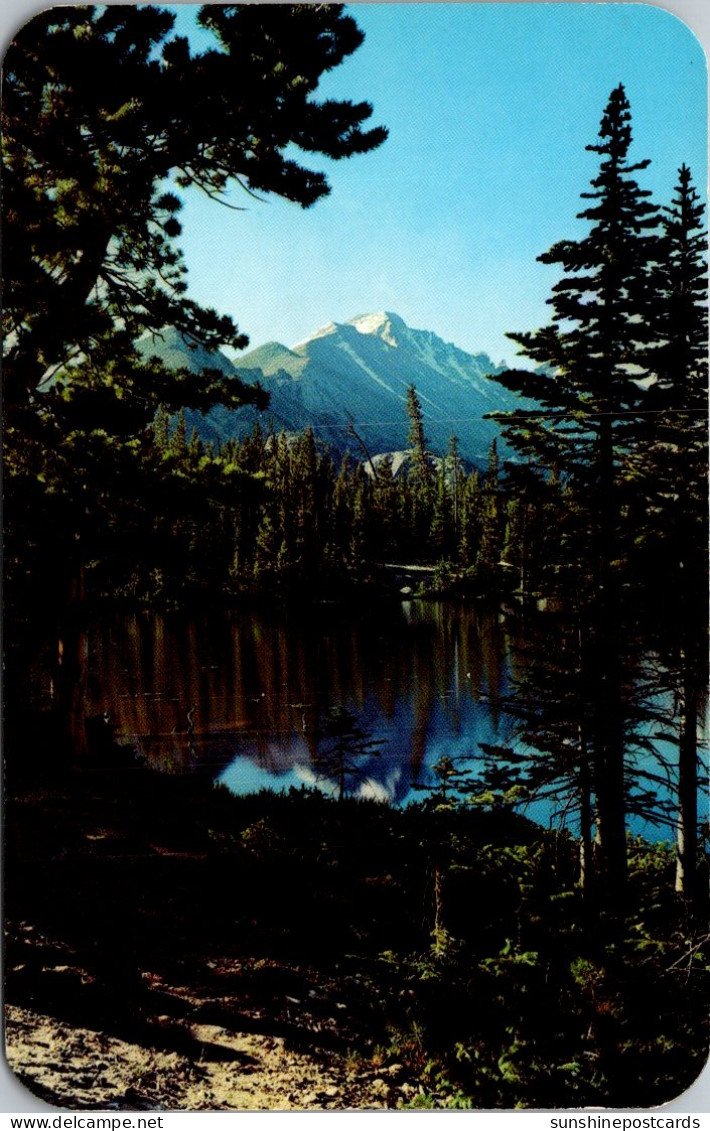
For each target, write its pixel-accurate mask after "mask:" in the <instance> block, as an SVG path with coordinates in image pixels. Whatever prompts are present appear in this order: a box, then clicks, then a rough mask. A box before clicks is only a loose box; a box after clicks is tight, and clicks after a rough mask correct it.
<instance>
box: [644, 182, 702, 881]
mask: <svg viewBox="0 0 710 1131" xmlns="http://www.w3.org/2000/svg"><path fill="white" fill-rule="evenodd" d="M704 211H705V210H704V206H703V204H702V202H701V201H700V199H699V196H698V193H697V191H696V189H695V188H694V186H693V183H692V177H691V174H690V170H689V169H688V168H687V166H685V165H683V166H682V167H681V169H680V170H679V175H678V183H677V185H676V189H675V194H674V198H673V201H672V203H671V205H670V207H668V208H665V209H664V218H663V228H664V239H663V256H662V258H661V262H660V264H659V267H658V270H657V274H656V285H657V287H658V290H659V292H660V294H661V295H662V297H663V303H662V305H661V309H660V312H659V317H658V319H657V322H656V328H657V335H658V342H659V344H658V346H657V348H656V351H655V367H656V372H657V380H656V382H655V384H654V385H653V386H652V387H651V389H650V390H649V395H648V404H649V409H650V410H652V414H651V413H649V420H648V423H647V426H646V427H645V428H644V429H643V431H641V432H640V435H639V443H638V445H637V447H636V449H635V450H634V451H632V452H631V453H630V455H629V458H628V459H627V469H628V473H629V476H630V479H631V481H632V483H633V484H634V486H635V487H636V488H637V493H638V497H637V500H636V512H637V513H636V521H637V524H638V527H639V535H638V536H637V546H638V548H639V550H640V551H641V553H642V555H643V559H642V561H641V563H640V567H641V571H642V573H643V574H644V575H645V581H646V584H647V587H648V588H649V590H650V593H651V600H652V603H653V608H654V609H657V608H658V607H662V608H664V610H665V616H664V618H663V632H662V633H661V640H662V646H663V641H665V646H666V648H667V649H668V662H669V668H670V670H669V682H670V685H671V687H672V688H673V691H674V694H675V697H676V701H677V705H678V708H677V714H678V830H677V849H678V851H677V872H676V888H677V890H678V891H679V892H682V893H683V894H684V895H686V896H687V897H689V898H690V899H693V898H694V896H695V895H696V894H697V890H696V852H697V823H698V796H697V795H698V749H697V730H698V718H699V712H700V703H701V700H702V696H703V693H704V689H705V687H706V686H707V636H708V623H707V591H708V570H707V565H708V563H707V546H708V525H707V515H708V473H707V468H708V444H707V419H706V416H707V387H708V361H707V332H708V313H707V255H706V246H707V245H706V232H705V228H704ZM647 562H652V563H653V567H652V569H650V570H649V568H648V565H647V564H646V563H647ZM655 619H657V618H655Z"/></svg>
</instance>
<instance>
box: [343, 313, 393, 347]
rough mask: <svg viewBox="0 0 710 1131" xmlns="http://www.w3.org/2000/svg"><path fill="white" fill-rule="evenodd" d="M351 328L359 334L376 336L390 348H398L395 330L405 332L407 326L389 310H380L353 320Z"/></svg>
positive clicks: (350, 322)
mask: <svg viewBox="0 0 710 1131" xmlns="http://www.w3.org/2000/svg"><path fill="white" fill-rule="evenodd" d="M348 325H349V326H354V328H355V329H356V330H357V332H358V333H359V334H376V335H377V337H378V338H381V339H382V341H383V342H386V343H387V345H388V346H397V345H398V344H399V343H398V341H397V339H396V337H395V335H394V331H395V329H398V330H404V329H406V325H405V323H404V322H403V320H402V319H401V318H400V317H399V315H398V314H392V313H391V311H389V310H378V311H375V313H373V314H360V315H358V317H357V318H351V319H350V321H349V323H348Z"/></svg>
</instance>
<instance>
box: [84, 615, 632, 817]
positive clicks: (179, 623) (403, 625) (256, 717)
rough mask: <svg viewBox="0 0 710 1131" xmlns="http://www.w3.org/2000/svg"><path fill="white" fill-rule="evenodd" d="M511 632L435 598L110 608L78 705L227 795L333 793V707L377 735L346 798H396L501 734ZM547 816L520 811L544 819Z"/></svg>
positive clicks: (94, 638)
mask: <svg viewBox="0 0 710 1131" xmlns="http://www.w3.org/2000/svg"><path fill="white" fill-rule="evenodd" d="M516 631H517V630H516V627H515V621H514V620H512V619H510V620H509V619H507V618H506V617H505V616H504V615H503V614H502V613H500V612H499V611H497V610H496V611H492V610H490V609H486V608H484V607H481V606H479V604H478V603H474V604H457V603H452V602H443V601H442V602H437V601H403V602H401V603H393V604H386V603H383V604H377V605H375V606H370V607H360V606H355V607H352V608H351V607H343V606H340V605H335V604H333V605H325V604H324V605H317V606H309V607H307V608H304V609H303V610H301V611H296V612H294V611H290V612H286V611H284V610H282V609H276V608H275V609H273V610H261V611H258V612H255V611H253V610H251V609H249V610H246V609H236V610H229V611H223V612H219V613H215V612H210V613H205V614H202V615H185V614H181V613H155V612H139V613H132V614H114V615H112V616H108V617H106V616H105V617H103V618H101V619H100V620H99V621H97V622H96V623H94V624H93V625H91V627H90V632H89V652H88V659H89V663H88V679H87V684H86V713H87V715H89V716H94V717H101V716H104V717H105V718H106V719H107V720H108V722H109V725H110V727H111V728H112V730H113V733H114V734H115V736H116V738H117V739H118V741H119V742H121V743H124V744H127V745H130V746H132V747H134V748H135V750H136V751H137V752H138V753H139V754H140V755H141V756H142V757H143V758H144V759H145V760H146V761H147V762H148V763H149V764H150V765H151V766H153V767H155V768H157V769H160V770H163V771H166V772H173V773H175V772H200V773H203V774H209V775H211V776H212V777H213V779H214V780H215V781H218V782H221V783H224V784H225V785H227V786H228V787H229V788H230V789H231V790H233V791H234V792H236V793H247V792H251V791H253V790H257V789H261V788H268V789H276V790H282V789H288V788H289V787H291V786H296V787H298V786H309V787H315V788H319V789H321V790H323V791H324V792H326V793H330V794H333V795H335V794H336V793H337V789H338V786H337V781H336V777H337V775H336V773H335V772H334V768H333V766H332V765H329V766H326V767H324V766H323V765H322V762H323V759H322V758H321V757H319V754H320V752H322V751H323V749H324V739H323V737H322V733H323V729H324V726H325V725H326V724H327V719H328V713H329V711H332V709H333V708H345V709H346V710H347V711H349V712H351V714H352V715H353V716H354V718H355V719H356V722H357V725H358V727H359V728H360V729H361V731H362V732H363V733H364V735H365V738H366V739H367V740H369V741H370V742H371V743H372V744H376V745H373V746H372V747H371V748H370V749H369V750H368V751H366V752H365V754H364V755H363V756H362V757H361V758H359V759H358V765H357V775H356V776H354V775H353V776H352V777H350V778H349V779H348V792H350V793H353V794H356V795H358V796H362V797H370V798H374V799H377V800H381V801H384V802H388V803H391V804H395V805H402V804H406V803H407V802H408V801H411V800H413V799H416V798H420V797H421V796H422V793H421V792H420V790H421V787H426V786H428V785H430V784H431V783H432V782H433V781H434V780H435V775H434V773H433V771H432V767H433V766H434V765H435V764H436V763H437V762H438V761H439V759H440V758H442V757H443V756H448V757H450V758H452V759H454V760H456V759H470V760H471V765H472V766H475V763H476V761H477V760H478V759H479V758H480V746H479V744H480V743H496V742H497V743H505V742H506V741H508V740H510V739H511V737H512V735H513V724H512V721H511V720H510V718H509V717H508V716H506V714H505V713H504V712H503V711H501V709H500V700H501V697H503V696H505V694H506V693H507V692H508V691H509V690H510V689H511V679H512V677H513V675H514V672H515V665H516V664H517V663H519V662H520V660H519V659H518V658H517V657H518V649H517V645H518V644H519V641H518V640H517V639H516ZM331 745H332V743H331ZM327 746H328V743H327V742H325V748H327ZM556 810H557V806H556V804H555V802H554V801H546V802H544V803H542V802H539V803H536V804H535V805H533V806H529V807H528V808H527V810H526V812H528V814H529V815H530V816H531V817H533V819H535V820H538V821H540V822H541V823H544V824H548V823H550V822H552V821H554V820H556V817H555V813H556ZM634 827H635V828H636V830H637V831H646V826H645V822H638V821H636V822H634Z"/></svg>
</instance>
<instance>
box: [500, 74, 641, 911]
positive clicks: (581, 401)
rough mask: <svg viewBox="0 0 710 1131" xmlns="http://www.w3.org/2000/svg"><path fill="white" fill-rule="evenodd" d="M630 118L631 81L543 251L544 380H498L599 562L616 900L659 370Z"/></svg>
mask: <svg viewBox="0 0 710 1131" xmlns="http://www.w3.org/2000/svg"><path fill="white" fill-rule="evenodd" d="M631 141H632V133H631V114H630V107H629V103H628V100H627V98H626V93H625V91H624V88H623V86H618V87H617V88H616V89H615V90H614V91H612V94H611V96H610V98H609V102H608V104H607V107H606V109H605V112H604V115H603V118H602V122H601V127H600V132H599V141H598V143H596V144H593V145H589V146H587V149H588V150H590V151H591V152H593V153H596V154H598V156H599V159H600V163H599V172H598V174H597V176H596V177H595V178H594V179H593V180H592V191H590V192H587V193H583V194H582V195H583V199H585V200H588V201H590V202H591V203H590V204H589V205H588V206H587V207H586V208H585V209H584V210H583V211H582V212H581V214H580V217H579V218H580V219H583V220H586V221H588V223H589V225H590V227H589V230H588V233H587V235H586V236H583V237H582V238H581V239H579V240H565V241H562V242H560V243H558V244H556V245H555V246H554V247H553V248H552V249H551V250H550V251H549V252H547V253H545V254H544V255H541V256H540V259H541V261H542V262H544V263H550V264H555V265H559V266H561V267H562V269H563V271H564V274H563V276H562V278H561V279H560V280H559V282H557V283H556V284H555V286H554V287H553V292H552V297H551V299H550V300H549V301H550V304H551V306H552V308H553V311H554V315H555V320H554V321H553V322H552V324H551V325H549V326H546V327H543V328H542V329H540V330H538V331H536V332H534V333H523V334H511V335H510V336H511V337H512V338H513V340H514V341H516V342H518V344H519V345H520V346H521V347H522V349H523V352H524V353H526V354H528V355H529V356H530V357H531V358H532V359H533V360H534V361H536V362H537V363H538V366H539V368H538V369H537V371H536V372H534V373H530V372H524V371H521V370H512V371H508V372H506V373H504V374H502V375H501V376H499V377H497V378H496V379H497V380H500V381H501V382H502V383H503V384H504V385H506V386H507V387H508V388H510V389H513V390H514V391H516V392H518V393H520V394H522V395H523V396H526V397H529V398H531V399H532V400H535V401H537V402H538V403H539V404H540V406H541V408H540V410H539V411H537V412H532V411H528V410H525V411H522V410H520V411H517V412H514V413H512V414H510V415H509V416H508V417H507V418H505V420H504V433H505V435H506V438H507V440H508V442H509V443H510V444H511V445H512V446H513V447H514V448H516V449H517V450H518V451H520V452H522V453H524V454H525V455H526V456H528V457H532V458H533V459H535V460H536V461H537V462H538V463H539V464H540V465H541V466H542V467H546V468H552V467H553V466H556V467H558V468H559V471H560V474H561V475H563V476H564V478H565V480H566V482H567V483H568V485H569V486H570V488H571V489H572V490H573V492H574V497H575V504H576V506H575V513H576V514H577V516H578V519H579V521H580V523H583V524H584V526H585V527H586V535H585V536H583V537H582V538H581V539H580V541H581V542H583V541H584V540H585V537H586V541H587V546H588V554H587V555H585V560H584V561H582V560H580V561H579V563H578V578H577V580H576V582H574V581H572V579H570V585H569V587H568V595H569V598H568V599H569V600H570V601H571V602H572V603H577V602H578V601H579V600H580V599H582V600H584V602H585V605H586V610H585V612H584V615H583V629H582V631H583V636H584V643H585V649H586V650H587V651H588V653H589V664H588V669H587V670H588V671H589V672H590V677H591V679H592V680H593V683H594V687H593V690H594V695H595V701H596V704H597V710H596V711H595V712H594V732H593V734H592V735H591V736H590V747H591V756H592V761H593V768H594V793H595V803H596V815H595V819H596V837H597V865H598V868H599V871H600V873H601V875H602V876H603V877H604V886H605V888H606V891H607V892H608V895H609V897H610V898H611V899H614V898H615V897H616V894H617V893H618V892H619V889H620V887H621V885H622V884H623V880H624V877H625V872H626V834H625V808H624V745H623V742H624V727H623V710H624V706H623V702H622V698H621V687H622V684H623V675H622V657H621V637H620V633H621V624H620V577H619V573H618V568H619V567H618V565H617V564H614V563H619V562H621V561H622V560H623V547H622V542H621V525H622V524H621V520H620V505H619V489H620V481H619V464H620V459H621V457H622V455H623V454H624V453H625V452H626V451H627V450H628V449H629V448H630V447H631V446H633V444H634V443H635V442H636V436H637V432H638V425H639V421H640V420H641V419H643V417H642V415H641V414H642V412H643V410H644V408H645V400H644V398H645V393H644V390H643V388H642V384H643V381H642V379H643V378H646V377H649V376H651V375H652V365H653V360H654V358H653V352H654V347H655V346H656V344H657V335H656V329H655V325H656V320H657V308H658V299H657V297H656V298H654V289H653V283H654V277H655V271H656V265H657V263H658V261H659V259H660V245H659V237H658V225H659V217H658V210H657V209H656V208H655V206H654V205H652V204H651V203H650V202H649V200H648V197H649V193H648V192H646V191H645V190H643V189H642V188H641V187H640V186H639V184H638V182H637V180H636V177H635V174H636V173H637V172H640V171H642V170H643V169H645V168H646V167H647V165H648V164H649V162H648V161H640V162H637V163H633V162H631V161H630V160H629V156H628V155H629V149H630V146H631Z"/></svg>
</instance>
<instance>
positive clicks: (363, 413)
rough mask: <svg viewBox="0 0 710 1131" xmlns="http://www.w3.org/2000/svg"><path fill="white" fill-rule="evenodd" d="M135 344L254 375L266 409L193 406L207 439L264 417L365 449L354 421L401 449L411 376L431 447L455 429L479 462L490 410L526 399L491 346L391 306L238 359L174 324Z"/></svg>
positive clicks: (441, 444)
mask: <svg viewBox="0 0 710 1131" xmlns="http://www.w3.org/2000/svg"><path fill="white" fill-rule="evenodd" d="M138 348H139V350H140V351H141V352H142V353H143V354H144V355H145V356H150V355H151V353H157V355H158V356H159V357H161V358H162V359H163V360H164V361H165V362H166V364H169V365H176V364H180V359H181V358H182V364H185V365H187V366H188V367H189V368H193V369H197V370H199V369H200V368H207V367H209V366H211V367H212V368H218V369H219V370H220V372H223V373H225V375H227V376H230V375H234V376H235V377H239V378H240V379H241V380H243V381H245V382H247V383H254V382H256V381H259V382H260V383H261V385H262V386H263V387H264V388H265V389H266V390H267V391H268V392H269V394H270V405H269V408H268V409H266V410H265V412H263V413H259V412H257V411H256V410H254V409H253V408H251V407H248V406H245V407H244V408H242V409H238V410H227V409H224V408H221V407H217V408H214V409H212V411H211V412H210V413H208V414H206V415H202V414H199V413H188V414H187V416H188V426H189V427H196V428H197V431H198V433H199V434H200V435H201V436H202V437H203V438H205V439H212V440H219V441H224V440H227V439H232V438H238V437H241V436H243V435H245V434H246V433H247V432H248V431H250V430H251V428H252V427H253V425H254V423H255V422H256V420H257V419H258V420H259V421H260V422H261V423H262V425H266V424H268V422H269V421H273V422H274V425H275V427H277V428H283V429H285V430H286V431H300V430H301V429H303V428H305V427H306V426H307V425H309V424H310V425H311V427H312V428H313V431H314V433H315V434H316V436H317V437H318V438H319V439H321V440H322V441H323V442H325V443H327V444H328V445H330V446H331V447H333V448H334V449H335V450H336V451H339V452H345V451H349V452H352V453H353V454H355V455H357V457H358V458H360V457H361V456H362V451H361V449H360V446H359V444H358V442H357V441H356V440H355V438H354V437H353V436H352V433H351V429H350V423H351V422H352V423H353V424H354V426H355V428H356V429H357V431H358V433H360V434H361V435H362V436H363V437H364V441H365V443H366V445H367V448H368V450H369V451H370V452H371V454H373V455H374V454H376V453H381V452H389V451H401V450H403V449H405V448H406V446H407V444H406V437H407V431H408V421H407V417H406V412H405V403H406V393H407V388H408V387H409V385H412V384H413V385H414V386H415V387H416V390H417V395H418V397H419V400H420V403H421V406H422V412H423V415H424V426H425V432H426V434H427V437H428V440H429V444H430V447H431V450H432V451H433V452H434V453H435V454H439V455H441V454H443V452H444V451H445V450H446V449H447V447H448V445H449V441H450V438H451V435H452V434H454V433H455V434H456V435H457V436H458V438H459V448H460V451H461V455H462V457H463V458H464V459H467V460H469V461H471V462H474V463H479V464H480V463H482V462H483V461H484V460H485V457H486V453H487V450H488V448H489V446H490V442H491V440H492V439H493V438H494V437H497V436H498V434H499V430H498V426H497V424H496V423H495V421H492V420H488V419H486V418H485V414H486V413H489V412H495V411H507V410H510V409H511V408H513V407H519V406H520V403H521V402H520V401H519V400H518V398H516V397H515V396H514V395H513V394H511V393H509V392H508V391H507V390H506V389H504V388H503V387H502V386H501V385H499V384H497V383H496V382H495V380H493V378H494V377H495V374H496V373H500V372H502V371H503V370H504V369H505V366H497V365H495V364H494V363H493V362H492V360H491V358H490V357H489V356H488V355H487V354H485V353H477V354H470V353H467V352H466V351H465V350H462V349H461V348H460V347H458V346H456V345H454V344H453V343H448V342H445V341H444V340H443V339H442V338H440V337H439V336H438V335H437V334H436V333H435V332H434V331H431V330H419V329H414V328H412V327H410V326H408V325H407V323H406V322H405V321H404V319H403V318H401V316H400V315H398V314H395V313H394V312H392V311H385V310H381V311H375V312H370V313H366V314H360V315H357V316H356V317H354V318H351V319H349V320H348V321H346V322H328V323H326V324H325V325H324V326H321V327H320V328H318V329H317V330H315V331H314V332H313V334H311V335H309V336H308V337H307V338H304V339H303V340H302V341H300V342H298V343H296V344H295V345H294V346H291V347H288V346H285V345H283V344H282V343H281V342H277V341H270V342H265V343H263V344H262V345H260V346H257V347H255V348H254V349H253V350H250V351H249V352H248V353H246V354H245V355H244V356H243V357H240V358H239V359H238V360H236V361H230V359H229V358H227V356H226V355H225V354H224V353H222V352H221V351H218V350H217V351H207V350H204V349H202V348H201V347H199V346H198V347H196V348H193V347H191V346H189V345H188V344H187V343H185V342H184V341H183V342H182V344H181V340H180V335H179V334H178V333H177V331H174V330H172V331H170V330H166V331H165V333H164V335H163V340H162V343H161V344H159V345H158V346H156V340H155V338H152V339H151V340H150V342H148V341H147V340H146V339H143V340H142V341H141V342H139V343H138Z"/></svg>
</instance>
